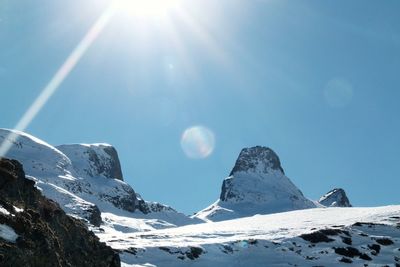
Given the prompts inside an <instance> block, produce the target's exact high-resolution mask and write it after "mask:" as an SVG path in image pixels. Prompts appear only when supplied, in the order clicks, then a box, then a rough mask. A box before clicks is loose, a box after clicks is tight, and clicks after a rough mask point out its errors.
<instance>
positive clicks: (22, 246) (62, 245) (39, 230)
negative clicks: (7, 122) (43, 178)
mask: <svg viewBox="0 0 400 267" xmlns="http://www.w3.org/2000/svg"><path fill="white" fill-rule="evenodd" d="M0 205H1V207H2V208H3V209H4V210H7V211H8V212H9V214H7V213H4V212H3V213H0V225H6V226H7V227H10V228H11V229H13V230H14V231H15V233H16V234H17V235H18V238H16V240H15V242H12V241H10V240H6V239H3V238H1V237H0V266H32V267H35V266H41V267H42V266H44V267H46V266H52V267H53V266H104V267H106V266H110V267H114V266H120V259H119V256H118V254H117V253H116V252H114V251H113V250H112V249H111V248H110V247H108V246H106V245H105V244H104V243H101V242H100V241H99V239H98V237H96V236H95V235H94V234H93V233H92V232H90V231H88V230H87V228H86V226H85V224H84V222H82V221H80V220H78V219H75V218H72V217H69V216H67V215H66V214H65V212H64V211H63V210H62V209H61V208H60V207H59V206H58V204H57V203H55V202H53V201H51V200H49V199H47V198H45V197H43V196H42V195H41V193H40V191H39V190H37V189H36V188H35V183H34V181H32V180H28V179H26V178H25V174H24V171H23V169H22V165H21V164H20V163H19V162H17V161H15V160H7V159H0ZM15 207H17V208H19V210H18V209H15Z"/></svg>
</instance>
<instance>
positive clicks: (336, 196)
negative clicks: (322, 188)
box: [318, 188, 352, 207]
mask: <svg viewBox="0 0 400 267" xmlns="http://www.w3.org/2000/svg"><path fill="white" fill-rule="evenodd" d="M318 202H319V203H320V204H322V205H324V206H326V207H351V206H352V205H351V204H350V201H349V199H348V198H347V195H346V192H345V191H344V190H343V189H342V188H335V189H333V190H331V191H329V192H328V193H326V194H325V195H323V196H322V197H321V198H320V199H319V201H318Z"/></svg>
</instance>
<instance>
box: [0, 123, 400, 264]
mask: <svg viewBox="0 0 400 267" xmlns="http://www.w3.org/2000/svg"><path fill="white" fill-rule="evenodd" d="M10 134H11V135H14V136H16V137H17V138H16V139H15V138H11V137H10ZM4 141H5V142H12V146H11V149H10V150H9V151H8V153H7V155H6V157H9V158H13V159H16V160H18V161H19V162H21V163H22V164H23V167H24V170H25V173H26V174H27V178H29V179H31V180H34V181H35V182H36V187H37V188H39V189H41V191H42V194H43V195H44V196H46V197H47V198H50V199H52V200H54V201H56V202H58V203H59V204H60V207H61V208H62V209H63V210H65V211H66V212H67V213H68V214H69V215H72V216H74V217H77V218H80V219H84V220H86V222H87V223H88V226H89V227H90V229H91V230H92V231H93V232H94V233H95V234H96V235H97V236H98V237H99V238H100V240H101V241H103V242H106V244H107V245H109V246H111V247H112V248H113V250H114V251H117V252H119V255H120V258H121V264H122V266H125V267H128V266H129V267H149V266H152V267H154V266H156V267H168V266H174V267H175V266H182V267H186V266H199V267H219V266H232V267H247V266H251V267H264V266H310V267H311V266H327V267H330V266H331V267H333V266H341V265H351V264H352V265H353V266H393V267H400V206H386V207H377V208H353V207H350V206H351V205H350V202H349V200H348V198H347V196H346V193H345V192H344V190H342V189H334V190H332V191H330V192H328V193H327V194H325V195H324V196H323V197H322V198H321V199H320V200H319V202H317V201H316V202H313V201H311V200H309V199H307V198H306V197H304V195H303V194H302V192H301V191H300V190H299V189H298V188H297V187H296V186H295V185H294V184H293V183H292V182H291V181H290V179H289V178H288V177H286V176H285V173H284V170H283V168H282V166H281V163H280V160H279V157H278V156H277V154H276V153H275V152H274V151H273V150H271V149H270V148H266V147H259V146H258V147H252V148H245V149H243V150H242V151H241V153H240V154H239V157H238V159H237V161H236V163H235V165H234V167H233V169H232V171H231V173H230V175H229V177H227V178H226V179H224V181H223V185H222V190H221V194H220V198H219V200H218V201H217V202H216V203H214V204H213V205H211V206H210V207H209V208H207V209H205V210H202V211H200V212H198V213H197V214H196V215H195V216H194V218H189V217H187V216H185V215H184V214H181V213H178V212H176V211H175V210H174V209H172V208H170V207H168V206H165V205H162V204H159V203H155V202H154V203H153V202H147V201H145V200H143V198H142V197H141V196H140V195H139V194H138V193H136V192H135V191H134V190H133V188H132V187H131V186H130V185H128V184H127V183H125V182H124V177H123V174H122V170H121V166H120V162H119V159H118V153H117V151H116V150H115V148H113V147H112V146H111V145H108V144H73V145H61V146H57V147H54V146H52V145H50V144H47V143H46V142H44V141H42V140H40V139H38V138H35V137H33V136H31V135H28V134H25V133H22V132H18V131H11V130H4V129H0V144H1V143H2V142H4ZM0 167H1V166H0ZM0 179H3V178H1V177H0ZM0 181H2V180H0ZM29 183H31V184H32V182H31V181H29ZM2 184H4V183H2ZM328 207H329V208H328ZM339 207H340V208H339ZM20 210H21V209H19V208H18V209H16V207H13V206H9V205H8V206H6V205H5V204H4V203H0V217H2V218H7V220H8V221H7V222H8V224H6V223H5V221H4V220H3V221H0V241H1V242H3V243H4V242H6V243H7V242H9V243H10V242H11V243H12V244H14V245H15V244H17V245H21V246H20V247H21V248H25V247H24V244H25V243H19V242H20V239H18V238H20V236H19V235H20V233H21V231H20V229H21V228H20V227H19V226H18V223H16V224H13V225H12V226H13V228H10V225H11V222H14V221H16V222H17V219H18V218H17V217H18V216H19V215H18V216H17V213H18V212H20ZM22 211H23V210H22ZM41 212H44V215H45V214H47V213H46V212H45V210H44V211H41ZM23 213H24V212H23ZM26 213H28V212H26ZM24 214H25V213H24ZM10 216H16V218H11V217H10ZM21 216H22V215H21ZM26 216H28V215H26ZM29 216H30V215H29ZM75 221H79V220H75ZM89 222H90V223H89ZM81 225H83V224H82V223H81ZM28 226H29V224H27V225H26V226H24V227H25V228H27V229H30V228H29V227H28ZM77 238H79V237H77ZM22 240H23V239H22ZM1 253H2V250H1V248H0V255H1ZM9 255H13V253H12V251H11V252H10V251H9ZM21 255H22V254H21ZM1 260H2V258H1V257H0V265H1V266H2V262H1ZM96 266H97V265H96ZM110 266H111V265H110Z"/></svg>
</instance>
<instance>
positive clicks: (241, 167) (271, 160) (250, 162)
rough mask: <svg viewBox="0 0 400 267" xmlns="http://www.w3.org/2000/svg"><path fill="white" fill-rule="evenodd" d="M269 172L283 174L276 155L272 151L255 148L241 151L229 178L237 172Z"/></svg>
mask: <svg viewBox="0 0 400 267" xmlns="http://www.w3.org/2000/svg"><path fill="white" fill-rule="evenodd" d="M269 170H278V171H281V172H282V173H283V174H284V173H285V172H284V171H283V168H282V167H281V162H280V160H279V157H278V155H277V154H276V153H275V152H274V151H273V150H272V149H270V148H268V147H263V146H255V147H250V148H244V149H242V151H241V152H240V154H239V157H238V159H237V160H236V163H235V166H234V167H233V169H232V171H231V173H230V176H232V175H234V174H235V173H238V172H262V173H268V172H269Z"/></svg>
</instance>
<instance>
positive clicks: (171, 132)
mask: <svg viewBox="0 0 400 267" xmlns="http://www.w3.org/2000/svg"><path fill="white" fill-rule="evenodd" d="M185 2H190V3H185V4H184V6H183V9H184V10H186V12H187V15H188V16H189V17H190V18H192V20H193V21H194V24H195V25H197V26H196V27H193V25H190V24H187V23H185V22H184V21H183V20H181V19H179V18H178V17H175V16H174V15H173V14H171V21H172V23H171V25H172V28H174V30H175V35H174V36H175V37H174V38H173V36H172V35H171V33H169V32H167V31H166V30H165V25H163V23H160V22H157V21H154V20H153V21H148V20H146V19H137V18H136V19H133V18H128V17H127V16H126V14H125V15H122V14H121V15H116V16H115V17H114V18H113V19H112V21H111V22H110V24H109V25H107V27H106V28H105V30H104V31H103V32H102V33H101V34H100V36H99V38H98V39H97V40H96V42H95V43H94V44H93V46H92V47H91V48H90V49H89V51H88V52H87V53H86V54H85V55H84V57H83V58H82V60H81V61H80V62H79V64H78V65H77V67H76V68H75V69H74V70H73V72H72V73H71V75H70V76H69V77H68V78H67V79H66V80H65V82H64V83H63V84H62V86H61V87H60V88H59V90H58V91H57V92H56V94H55V95H54V96H53V97H52V98H51V99H50V101H49V102H48V103H47V105H46V106H45V107H44V109H43V110H42V111H41V112H40V113H39V115H38V116H37V117H36V118H35V120H34V121H33V122H32V124H31V125H30V126H29V128H28V129H27V132H29V133H31V134H33V135H35V136H37V137H39V138H41V139H44V140H46V141H47V142H49V143H51V144H54V145H57V144H63V143H81V142H84V143H93V142H107V143H110V144H113V145H114V146H115V147H116V148H117V150H118V152H119V155H120V159H121V162H122V167H123V172H124V176H125V180H126V181H127V182H128V183H130V184H131V185H132V186H133V187H134V189H135V190H136V191H137V192H139V193H140V194H142V196H143V197H144V198H145V199H147V200H152V201H158V202H161V203H165V204H169V205H171V206H172V207H174V208H176V209H177V210H179V211H182V212H185V213H187V214H190V213H193V212H195V211H198V210H200V209H202V208H204V207H206V206H207V205H208V204H210V203H212V202H213V201H215V200H216V199H217V198H218V196H219V192H220V187H221V183H222V180H223V178H225V177H226V176H227V175H228V174H229V172H230V170H231V168H232V167H233V164H234V162H235V159H236V157H237V156H238V153H239V152H240V150H241V148H243V147H248V146H254V145H264V146H269V147H271V148H273V149H274V150H275V151H276V152H277V153H278V155H279V156H280V158H281V161H282V165H283V168H284V169H285V171H286V174H287V176H288V177H290V178H291V179H292V181H293V182H294V183H295V184H296V185H297V186H298V187H299V188H300V189H301V190H302V191H303V193H304V194H305V195H306V196H308V197H309V198H311V199H318V198H319V197H320V196H321V195H322V194H324V193H326V192H327V191H328V190H330V189H332V188H333V187H343V188H345V189H346V191H347V192H348V195H349V197H350V199H351V201H352V203H353V204H354V205H357V206H376V205H386V204H399V203H400V194H399V188H400V177H399V160H400V156H399V149H400V138H399V137H400V120H399V114H400V105H399V101H400V73H399V70H400V16H399V11H400V2H399V1H396V0H393V1H389V0H388V1H364V0H363V1H355V0H352V1H336V0H332V1H281V0H279V1H277V0H276V1H261V0H242V1H238V0H221V1H214V0H202V1H200V0H198V1H185ZM216 2H218V3H216ZM107 4H108V3H107V1H105V0H102V1H100V0H97V1H94V0H88V1H78V0H70V1H54V0H24V1H22V0H21V1H18V0H17V1H16V0H0V97H1V105H0V114H1V115H0V127H3V128H12V127H14V125H15V124H16V123H17V122H18V120H19V119H20V118H21V116H22V115H23V113H24V112H25V110H26V109H27V108H28V107H29V105H30V104H31V103H32V101H33V100H34V99H35V97H36V96H37V95H38V94H39V93H40V91H41V90H42V89H43V87H44V86H45V85H46V83H47V82H48V81H49V79H50V78H51V77H52V76H53V75H54V73H55V72H56V70H57V69H58V68H59V67H60V65H61V64H62V63H63V61H64V60H65V58H66V57H67V56H68V55H69V53H70V52H71V51H72V50H73V48H74V47H75V46H76V45H77V43H78V42H79V41H80V40H81V39H82V37H83V36H84V35H85V33H86V32H87V31H88V29H89V28H90V27H91V25H92V24H93V23H94V22H95V21H96V19H97V18H98V17H99V16H100V14H101V13H102V12H103V10H104V9H105V8H106V6H107ZM196 29H197V30H196ZM199 29H202V30H201V31H200V32H202V33H203V34H199ZM204 36H206V37H204ZM174 40H175V41H174ZM177 44H179V45H177ZM171 66H172V67H171ZM193 125H204V126H206V127H208V128H209V129H211V130H212V131H213V132H214V134H215V137H216V146H215V150H214V153H213V154H211V156H209V157H208V158H206V159H196V160H195V159H190V158H188V157H186V156H185V154H184V153H183V151H182V149H181V147H180V138H181V135H182V133H183V131H184V130H185V129H187V128H188V127H190V126H193Z"/></svg>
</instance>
